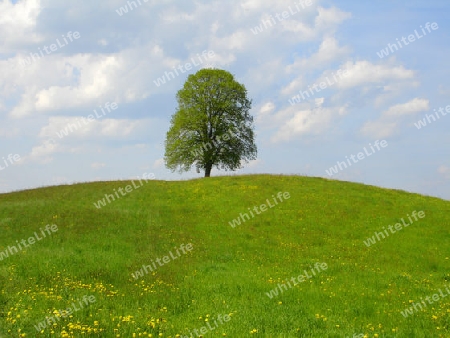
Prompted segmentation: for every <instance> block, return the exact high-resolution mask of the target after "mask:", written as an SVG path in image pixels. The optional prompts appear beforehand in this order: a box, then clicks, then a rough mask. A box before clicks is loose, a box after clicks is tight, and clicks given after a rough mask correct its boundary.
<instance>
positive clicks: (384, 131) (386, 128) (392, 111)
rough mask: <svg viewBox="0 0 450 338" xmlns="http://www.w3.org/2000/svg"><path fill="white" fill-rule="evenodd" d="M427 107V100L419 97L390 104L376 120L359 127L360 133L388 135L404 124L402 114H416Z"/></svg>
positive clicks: (374, 135)
mask: <svg viewBox="0 0 450 338" xmlns="http://www.w3.org/2000/svg"><path fill="white" fill-rule="evenodd" d="M428 109H429V101H428V100H426V99H420V98H414V99H412V100H411V101H408V102H406V103H402V104H397V105H394V106H391V107H389V108H388V109H387V110H385V111H384V112H383V113H382V114H381V116H380V118H379V119H378V120H375V121H368V122H366V123H365V124H364V126H363V127H362V128H361V133H363V134H364V135H367V136H371V137H378V138H386V137H389V136H391V135H393V134H395V133H396V132H397V131H398V130H399V129H400V128H401V126H403V125H405V123H404V121H403V117H404V116H407V115H411V114H417V113H419V112H422V111H427V110H428Z"/></svg>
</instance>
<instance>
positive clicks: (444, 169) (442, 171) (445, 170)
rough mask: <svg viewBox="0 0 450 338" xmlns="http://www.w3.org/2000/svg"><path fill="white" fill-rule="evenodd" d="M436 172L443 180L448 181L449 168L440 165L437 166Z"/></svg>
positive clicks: (449, 175)
mask: <svg viewBox="0 0 450 338" xmlns="http://www.w3.org/2000/svg"><path fill="white" fill-rule="evenodd" d="M437 172H438V173H439V174H441V175H442V176H443V177H444V178H445V179H447V180H450V167H448V166H446V165H441V166H439V168H438V170H437Z"/></svg>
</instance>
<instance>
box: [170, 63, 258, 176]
mask: <svg viewBox="0 0 450 338" xmlns="http://www.w3.org/2000/svg"><path fill="white" fill-rule="evenodd" d="M177 102H178V107H177V110H176V112H175V114H174V115H172V119H171V122H170V129H169V131H168V132H167V135H166V141H165V148H166V149H165V155H164V161H165V163H166V167H167V168H169V169H171V170H172V171H175V170H177V168H178V169H179V172H180V173H181V172H183V171H188V170H190V169H191V167H192V166H193V165H195V166H196V168H197V172H200V170H204V171H205V177H209V176H210V175H211V169H212V168H213V166H216V167H217V168H218V169H219V168H220V169H225V170H236V169H239V168H240V167H241V161H244V162H246V163H248V161H249V160H254V159H256V154H257V148H256V145H255V143H254V131H253V126H252V123H253V117H252V116H251V115H250V114H249V110H250V109H251V104H252V102H251V100H249V99H248V98H247V90H246V89H245V86H244V85H242V84H240V83H238V82H237V81H235V80H234V77H233V75H232V74H230V73H229V72H227V71H225V70H221V69H201V70H199V71H198V72H197V73H195V74H192V75H189V77H188V78H187V80H186V82H185V83H184V86H183V88H182V89H180V90H179V91H178V93H177Z"/></svg>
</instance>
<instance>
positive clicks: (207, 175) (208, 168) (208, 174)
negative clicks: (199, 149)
mask: <svg viewBox="0 0 450 338" xmlns="http://www.w3.org/2000/svg"><path fill="white" fill-rule="evenodd" d="M211 169H212V164H207V165H206V168H205V177H210V176H211Z"/></svg>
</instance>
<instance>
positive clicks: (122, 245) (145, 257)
mask: <svg viewBox="0 0 450 338" xmlns="http://www.w3.org/2000/svg"><path fill="white" fill-rule="evenodd" d="M133 184H134V186H133ZM141 184H142V185H141ZM127 185H131V188H130V187H127ZM119 189H121V190H119ZM279 192H281V193H289V194H288V195H289V197H288V198H287V197H286V196H287V195H286V194H285V195H283V194H281V195H278V197H277V194H278V193H279ZM105 194H109V195H113V197H114V199H115V200H114V201H113V200H112V198H113V197H111V196H109V197H108V198H109V201H110V202H108V201H107V199H106V197H105ZM280 196H281V197H280ZM103 198H105V200H104V206H101V205H99V204H98V201H99V200H102V199H103ZM267 200H268V201H267ZM275 203H277V204H275ZM94 204H97V207H96V206H95V205H94ZM262 205H265V207H263V206H262ZM255 207H256V208H255ZM249 208H250V209H249ZM414 211H416V213H414V215H415V218H414V216H413V212H414ZM420 211H421V212H422V213H421V214H419V215H422V216H423V217H422V218H421V217H418V216H417V215H418V214H417V213H419V212H420ZM449 211H450V202H448V201H444V200H440V199H438V198H431V197H425V196H421V195H417V194H411V193H406V192H403V191H397V190H387V189H381V188H377V187H372V186H365V185H362V184H355V183H347V182H340V181H330V180H326V179H321V178H307V177H298V176H270V175H251V176H236V177H213V178H210V179H199V180H191V181H181V182H166V181H147V182H145V181H142V182H139V181H135V182H133V183H131V182H126V181H118V182H98V183H86V184H77V185H70V186H58V187H47V188H41V189H35V190H28V191H22V192H15V193H9V194H3V195H0V233H1V235H0V337H24V336H25V337H135V336H136V337H185V336H189V337H191V335H192V337H199V336H203V337H218V336H221V337H222V336H226V337H363V336H364V337H408V338H411V337H450V316H449V315H450V297H447V296H448V295H449V294H450V286H449V285H450V283H449V279H450V245H449V239H450V236H449V235H450V228H449V225H450V213H449ZM244 213H246V214H247V216H245V215H244ZM251 213H253V216H252V214H251ZM258 213H259V214H258ZM238 218H240V221H239V222H240V224H239V225H238V221H237V219H238ZM402 218H403V222H402V220H401V219H402ZM416 219H417V220H416ZM411 221H412V222H411ZM395 224H397V230H396V228H395V227H394V225H395ZM399 224H400V226H399ZM406 224H407V226H406ZM232 225H234V227H233V226H232ZM390 225H391V227H390V228H389V226H390ZM46 226H47V227H46ZM52 226H53V227H52ZM383 227H384V228H383ZM394 231H395V233H394ZM376 233H378V234H376ZM382 235H384V237H385V238H383V236H382ZM368 238H371V239H372V240H371V241H368ZM22 240H23V242H22ZM23 243H25V244H23ZM25 245H27V247H25ZM12 246H15V247H16V249H14V248H12ZM189 249H190V250H189ZM143 265H148V266H147V267H146V268H143ZM152 270H153V271H152ZM435 294H438V295H439V297H436V296H434V295H435ZM427 297H428V298H427ZM433 297H434V298H433ZM446 297H447V298H446ZM438 298H439V299H438ZM63 310H67V312H64V311H63ZM405 311H406V312H405ZM46 317H47V318H48V321H46V322H45V319H46ZM36 327H37V329H36Z"/></svg>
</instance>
